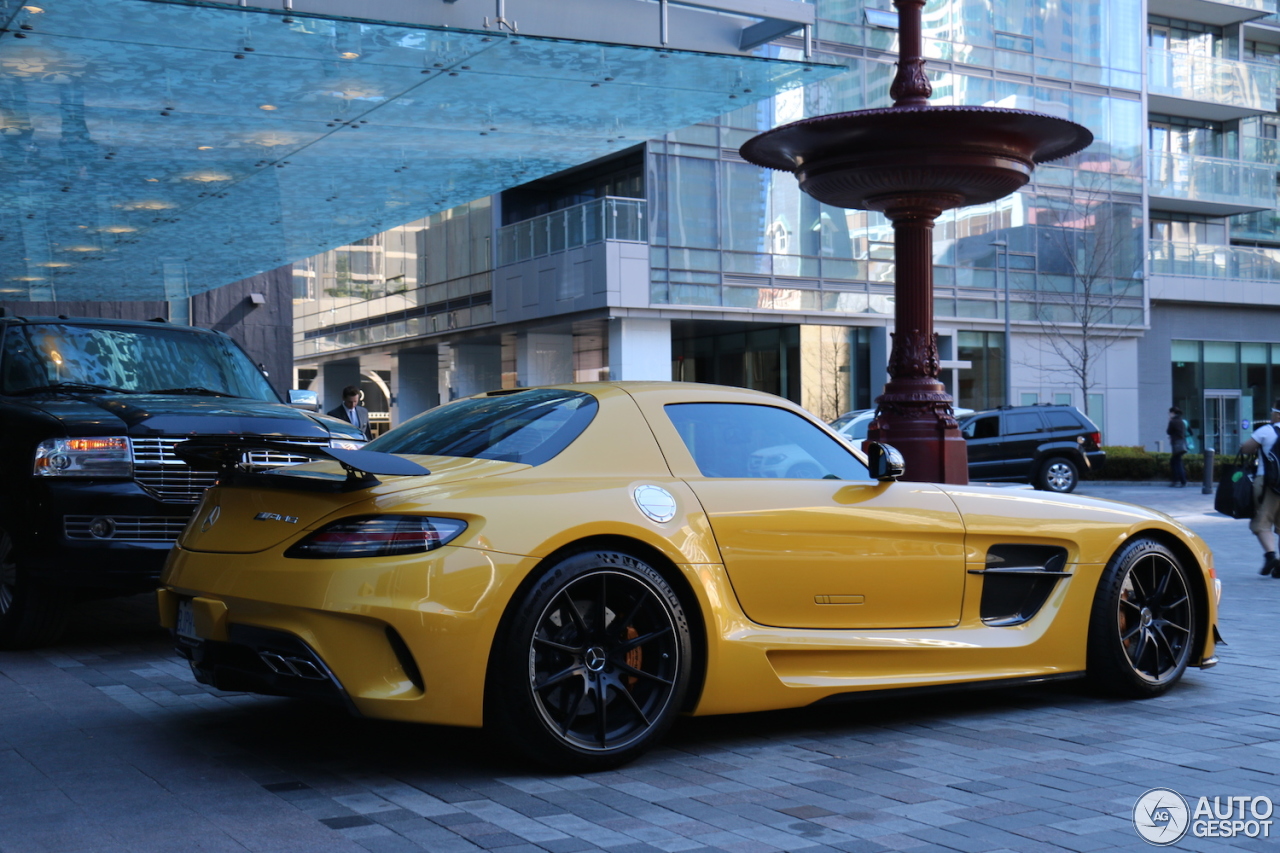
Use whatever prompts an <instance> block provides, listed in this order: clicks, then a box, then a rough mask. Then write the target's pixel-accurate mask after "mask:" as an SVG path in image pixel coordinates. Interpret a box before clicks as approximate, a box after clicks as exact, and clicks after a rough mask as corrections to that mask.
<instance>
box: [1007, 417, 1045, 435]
mask: <svg viewBox="0 0 1280 853" xmlns="http://www.w3.org/2000/svg"><path fill="white" fill-rule="evenodd" d="M1041 429H1042V424H1041V422H1040V413H1039V412H1010V413H1009V414H1007V415H1005V416H1004V434H1005V435H1025V434H1026V433H1029V432H1039V431H1040V430H1041Z"/></svg>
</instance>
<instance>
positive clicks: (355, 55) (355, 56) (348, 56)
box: [338, 50, 360, 59]
mask: <svg viewBox="0 0 1280 853" xmlns="http://www.w3.org/2000/svg"><path fill="white" fill-rule="evenodd" d="M338 55H339V56H341V57H342V58H343V59H358V58H359V57H360V54H358V53H352V52H351V51H349V50H348V51H347V52H346V53H340V54H338Z"/></svg>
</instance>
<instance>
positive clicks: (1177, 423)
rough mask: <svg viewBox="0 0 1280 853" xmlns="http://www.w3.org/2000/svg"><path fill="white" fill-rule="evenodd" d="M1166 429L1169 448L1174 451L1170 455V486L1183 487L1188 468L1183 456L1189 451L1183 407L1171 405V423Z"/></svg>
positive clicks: (1185, 483)
mask: <svg viewBox="0 0 1280 853" xmlns="http://www.w3.org/2000/svg"><path fill="white" fill-rule="evenodd" d="M1164 431H1165V434H1166V435H1168V436H1169V449H1170V450H1171V451H1173V455H1172V456H1170V457H1169V475H1170V482H1169V487H1170V488H1183V487H1185V486H1186V485H1187V469H1186V468H1184V467H1183V465H1182V457H1183V456H1184V455H1185V454H1186V452H1187V422H1186V421H1184V420H1183V419H1182V409H1179V408H1178V407H1177V406H1170V407H1169V425H1168V426H1167V427H1165V429H1164Z"/></svg>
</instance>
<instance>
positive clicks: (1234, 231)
mask: <svg viewBox="0 0 1280 853" xmlns="http://www.w3.org/2000/svg"><path fill="white" fill-rule="evenodd" d="M1278 209H1280V199H1277V200H1276V203H1275V205H1274V206H1273V209H1271V210H1259V211H1257V212H1256V213H1242V214H1239V215H1237V216H1233V217H1231V239H1233V240H1262V241H1265V242H1268V243H1280V215H1277V214H1276V210H1278Z"/></svg>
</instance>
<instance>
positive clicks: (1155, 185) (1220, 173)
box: [1147, 151, 1276, 207]
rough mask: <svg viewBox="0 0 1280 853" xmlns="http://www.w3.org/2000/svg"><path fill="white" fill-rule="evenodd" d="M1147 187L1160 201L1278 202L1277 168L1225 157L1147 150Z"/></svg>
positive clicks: (1246, 204)
mask: <svg viewBox="0 0 1280 853" xmlns="http://www.w3.org/2000/svg"><path fill="white" fill-rule="evenodd" d="M1147 187H1148V192H1149V193H1150V194H1151V195H1152V196H1156V197H1159V198H1177V199H1185V200H1187V201H1202V202H1215V203H1218V204H1235V205H1240V206H1242V207H1271V206H1272V205H1273V204H1275V201H1276V168H1275V167H1274V166H1268V165H1266V164H1264V163H1248V162H1245V161H1244V160H1227V159H1224V158H1222V157H1199V156H1197V155H1194V154H1170V153H1167V152H1164V151H1148V152H1147Z"/></svg>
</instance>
